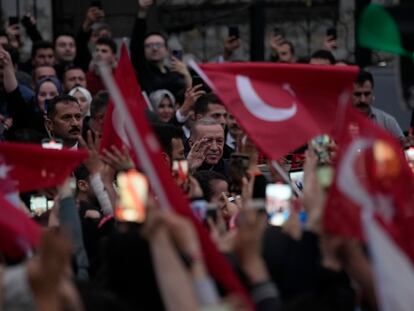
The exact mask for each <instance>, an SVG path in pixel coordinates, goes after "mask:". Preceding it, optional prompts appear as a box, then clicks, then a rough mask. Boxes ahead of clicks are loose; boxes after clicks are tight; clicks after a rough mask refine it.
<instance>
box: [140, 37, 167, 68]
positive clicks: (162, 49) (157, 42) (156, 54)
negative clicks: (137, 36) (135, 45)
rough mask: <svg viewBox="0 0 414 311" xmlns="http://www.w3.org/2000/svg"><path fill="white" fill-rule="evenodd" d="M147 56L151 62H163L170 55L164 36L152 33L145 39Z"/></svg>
mask: <svg viewBox="0 0 414 311" xmlns="http://www.w3.org/2000/svg"><path fill="white" fill-rule="evenodd" d="M144 51H145V58H146V60H147V61H149V62H161V61H163V60H164V59H165V58H167V56H168V50H167V47H166V45H165V41H164V38H163V37H161V36H159V35H152V36H149V37H148V38H146V39H145V41H144Z"/></svg>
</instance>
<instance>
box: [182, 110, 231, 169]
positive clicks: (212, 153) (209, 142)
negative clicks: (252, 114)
mask: <svg viewBox="0 0 414 311" xmlns="http://www.w3.org/2000/svg"><path fill="white" fill-rule="evenodd" d="M188 143H189V144H190V147H191V150H190V152H189V153H188V155H187V160H188V164H189V167H190V170H191V171H195V170H212V171H215V172H218V173H221V174H223V175H226V174H227V167H228V165H227V162H225V161H224V160H223V147H224V129H223V127H222V126H221V125H220V123H218V122H217V121H216V120H214V119H212V118H204V119H200V120H197V121H196V122H195V123H194V125H193V127H192V128H191V135H190V138H189V140H188Z"/></svg>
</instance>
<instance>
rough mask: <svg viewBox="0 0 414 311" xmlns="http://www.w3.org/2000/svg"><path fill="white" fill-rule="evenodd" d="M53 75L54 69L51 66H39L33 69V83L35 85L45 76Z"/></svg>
mask: <svg viewBox="0 0 414 311" xmlns="http://www.w3.org/2000/svg"><path fill="white" fill-rule="evenodd" d="M50 77H55V78H56V70H55V68H54V67H52V66H39V67H36V68H35V69H33V82H32V83H33V85H34V86H35V85H37V84H38V83H39V81H40V80H42V79H45V78H50Z"/></svg>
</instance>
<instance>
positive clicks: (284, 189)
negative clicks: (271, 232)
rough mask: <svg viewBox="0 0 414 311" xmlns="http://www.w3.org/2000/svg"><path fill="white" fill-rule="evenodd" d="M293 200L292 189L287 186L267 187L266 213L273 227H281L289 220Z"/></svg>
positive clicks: (272, 185)
mask: <svg viewBox="0 0 414 311" xmlns="http://www.w3.org/2000/svg"><path fill="white" fill-rule="evenodd" d="M291 198H292V189H291V187H290V186H289V185H287V184H268V185H267V186H266V212H267V214H268V215H269V223H270V224H271V225H273V226H281V225H283V224H284V223H285V221H286V220H287V219H288V218H289V215H290V199H291Z"/></svg>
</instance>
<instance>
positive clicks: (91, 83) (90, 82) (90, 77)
mask: <svg viewBox="0 0 414 311" xmlns="http://www.w3.org/2000/svg"><path fill="white" fill-rule="evenodd" d="M86 85H87V86H88V90H89V92H91V94H92V96H95V95H96V93H98V92H99V91H102V90H105V85H104V84H103V82H102V80H101V77H100V76H98V75H96V74H95V73H94V72H93V71H88V72H87V73H86Z"/></svg>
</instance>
